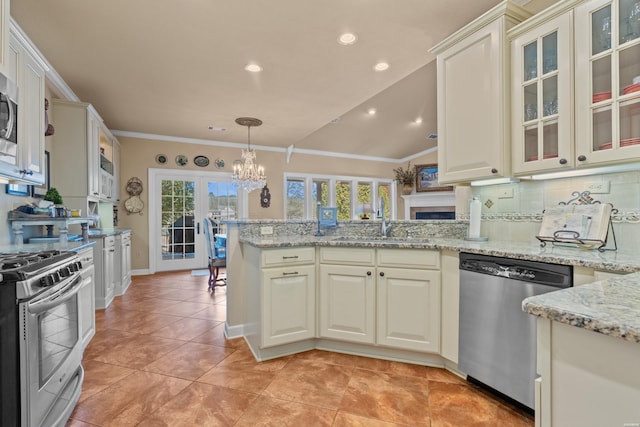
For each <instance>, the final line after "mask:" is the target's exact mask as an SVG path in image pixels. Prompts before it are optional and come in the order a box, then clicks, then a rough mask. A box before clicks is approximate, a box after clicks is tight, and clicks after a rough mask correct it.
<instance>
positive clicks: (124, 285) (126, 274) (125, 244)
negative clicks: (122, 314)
mask: <svg viewBox="0 0 640 427" xmlns="http://www.w3.org/2000/svg"><path fill="white" fill-rule="evenodd" d="M120 256H121V259H120V274H121V275H122V277H121V278H120V292H119V294H120V295H124V293H125V292H126V291H127V289H128V288H129V285H131V233H123V234H122V240H121V251H120Z"/></svg>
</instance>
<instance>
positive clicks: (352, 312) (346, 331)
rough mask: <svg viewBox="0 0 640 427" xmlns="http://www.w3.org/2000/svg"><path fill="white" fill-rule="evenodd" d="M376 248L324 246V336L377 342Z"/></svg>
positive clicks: (321, 308) (321, 301) (320, 314)
mask: <svg viewBox="0 0 640 427" xmlns="http://www.w3.org/2000/svg"><path fill="white" fill-rule="evenodd" d="M375 261H376V259H375V249H371V248H333V247H327V248H320V267H319V289H318V298H319V302H318V310H319V312H318V318H319V328H320V331H319V332H320V336H321V337H326V338H333V339H338V340H343V341H349V342H357V343H363V344H373V343H374V342H375V339H376V335H375V327H376V323H375V322H376V318H375V314H376V279H375V274H376V270H375Z"/></svg>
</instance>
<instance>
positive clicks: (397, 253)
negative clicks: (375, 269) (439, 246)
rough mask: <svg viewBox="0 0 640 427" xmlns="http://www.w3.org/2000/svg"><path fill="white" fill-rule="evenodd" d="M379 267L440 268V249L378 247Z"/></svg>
mask: <svg viewBox="0 0 640 427" xmlns="http://www.w3.org/2000/svg"><path fill="white" fill-rule="evenodd" d="M377 264H378V266H379V267H406V268H428V269H436V270H439V269H440V251H432V250H426V249H378V256H377Z"/></svg>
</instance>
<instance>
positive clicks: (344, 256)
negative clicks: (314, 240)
mask: <svg viewBox="0 0 640 427" xmlns="http://www.w3.org/2000/svg"><path fill="white" fill-rule="evenodd" d="M375 253H376V252H375V249H370V248H320V262H321V263H324V264H346V265H374V264H375V260H376V258H375Z"/></svg>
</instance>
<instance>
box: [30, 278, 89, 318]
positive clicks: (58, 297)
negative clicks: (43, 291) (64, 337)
mask: <svg viewBox="0 0 640 427" xmlns="http://www.w3.org/2000/svg"><path fill="white" fill-rule="evenodd" d="M82 282H83V280H82V276H81V275H79V274H78V275H77V276H76V277H75V278H74V279H73V281H72V282H71V284H70V285H69V286H67V287H66V288H64V289H63V290H62V291H61V292H60V293H57V294H55V295H52V296H50V297H48V298H46V299H44V300H42V301H39V302H36V303H30V304H28V308H29V313H32V314H40V313H44V312H45V311H47V310H50V309H52V308H53V307H56V306H58V305H60V304H62V303H64V302H66V301H68V300H70V299H71V298H73V297H74V296H75V295H76V294H77V293H78V291H80V288H81V287H82Z"/></svg>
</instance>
